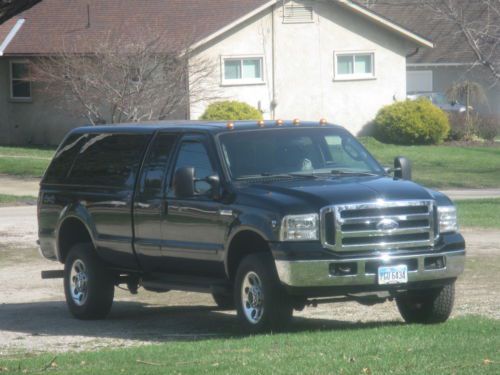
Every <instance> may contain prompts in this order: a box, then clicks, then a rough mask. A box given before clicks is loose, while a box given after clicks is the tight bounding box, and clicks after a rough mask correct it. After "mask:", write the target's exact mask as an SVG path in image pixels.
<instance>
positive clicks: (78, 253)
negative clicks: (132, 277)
mask: <svg viewBox="0 0 500 375" xmlns="http://www.w3.org/2000/svg"><path fill="white" fill-rule="evenodd" d="M114 290H115V286H114V282H113V278H112V276H111V275H110V273H109V271H108V270H107V269H106V267H105V266H104V264H103V262H102V261H101V259H99V257H98V256H97V254H96V253H95V251H94V248H93V246H92V244H87V243H82V244H77V245H75V246H73V247H72V248H71V250H70V251H69V254H68V256H67V258H66V261H65V264H64V294H65V295H66V303H67V305H68V308H69V311H70V312H71V314H73V316H74V317H76V318H78V319H83V320H89V319H103V318H105V317H106V316H107V315H108V313H109V311H110V310H111V305H112V304H113V298H114Z"/></svg>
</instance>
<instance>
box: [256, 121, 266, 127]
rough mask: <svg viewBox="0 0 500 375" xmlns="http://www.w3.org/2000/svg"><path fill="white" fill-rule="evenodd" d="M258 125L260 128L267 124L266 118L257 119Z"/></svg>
mask: <svg viewBox="0 0 500 375" xmlns="http://www.w3.org/2000/svg"><path fill="white" fill-rule="evenodd" d="M257 125H258V126H259V128H263V127H264V125H265V122H264V120H259V121H257Z"/></svg>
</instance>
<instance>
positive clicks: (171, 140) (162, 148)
mask: <svg viewBox="0 0 500 375" xmlns="http://www.w3.org/2000/svg"><path fill="white" fill-rule="evenodd" d="M176 138H177V135H175V134H159V135H158V136H157V137H156V139H155V140H154V143H153V144H152V145H151V150H150V152H149V154H148V156H147V157H146V160H145V161H144V167H143V174H142V178H141V182H140V191H141V193H144V194H146V195H148V196H155V197H158V196H160V195H161V193H162V184H163V179H164V176H165V171H166V168H167V163H168V159H169V157H170V153H171V151H172V148H173V147H174V145H175V140H176Z"/></svg>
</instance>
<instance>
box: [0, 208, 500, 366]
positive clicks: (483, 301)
mask: <svg viewBox="0 0 500 375" xmlns="http://www.w3.org/2000/svg"><path fill="white" fill-rule="evenodd" d="M35 216H36V215H35V208H34V207H17V208H0V285H1V286H2V287H1V288H0V356H2V355H7V354H14V353H16V352H23V353H24V352H26V351H30V352H43V351H50V352H61V351H67V350H89V349H96V348H101V347H107V346H113V347H121V346H131V345H145V344H152V343H158V342H164V341H169V340H191V339H204V338H209V337H213V336H227V335H234V334H235V332H237V327H236V326H235V323H236V320H235V318H234V312H232V311H229V312H227V311H220V310H217V308H216V307H215V305H214V303H213V301H212V299H211V297H210V296H209V295H204V294H197V293H187V292H169V293H164V294H156V293H151V292H146V291H143V290H140V292H139V294H138V295H137V296H132V295H130V294H129V293H128V292H126V291H122V290H117V295H116V300H115V304H114V305H113V309H112V311H111V314H110V316H109V318H108V319H107V320H104V321H78V320H75V319H73V318H71V317H70V315H69V313H68V311H67V309H66V305H65V302H64V292H63V288H62V281H61V280H41V278H40V271H41V270H43V269H56V268H60V267H61V266H60V265H59V264H57V263H53V262H49V261H46V260H44V259H42V258H41V257H40V256H39V254H38V251H37V248H36V246H35V245H34V243H35V240H36V222H35ZM464 233H465V236H466V239H467V245H468V255H469V257H468V261H467V267H466V272H465V274H464V275H463V277H461V278H460V279H459V282H458V289H457V300H456V307H455V310H454V315H455V316H458V315H464V314H481V315H485V316H488V317H492V318H495V319H500V303H499V301H500V288H499V287H498V285H500V249H499V247H500V245H499V244H500V233H499V232H498V231H487V230H466V231H464ZM294 316H295V319H294V322H293V325H292V328H291V329H292V330H316V329H335V328H338V327H339V326H348V325H356V326H359V327H363V326H370V325H372V324H373V323H374V322H386V323H387V324H400V322H401V319H400V317H399V314H398V312H397V309H396V307H395V303H393V302H386V303H384V304H379V305H376V306H372V307H365V306H361V305H358V304H356V303H340V304H327V305H320V306H319V307H317V308H306V309H305V310H304V311H302V312H299V313H295V315H294Z"/></svg>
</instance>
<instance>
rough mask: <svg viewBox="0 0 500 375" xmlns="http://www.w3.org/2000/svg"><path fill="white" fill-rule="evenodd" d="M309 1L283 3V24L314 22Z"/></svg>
mask: <svg viewBox="0 0 500 375" xmlns="http://www.w3.org/2000/svg"><path fill="white" fill-rule="evenodd" d="M313 16H314V13H313V6H312V4H311V2H310V1H283V23H308V22H314V18H313Z"/></svg>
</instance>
